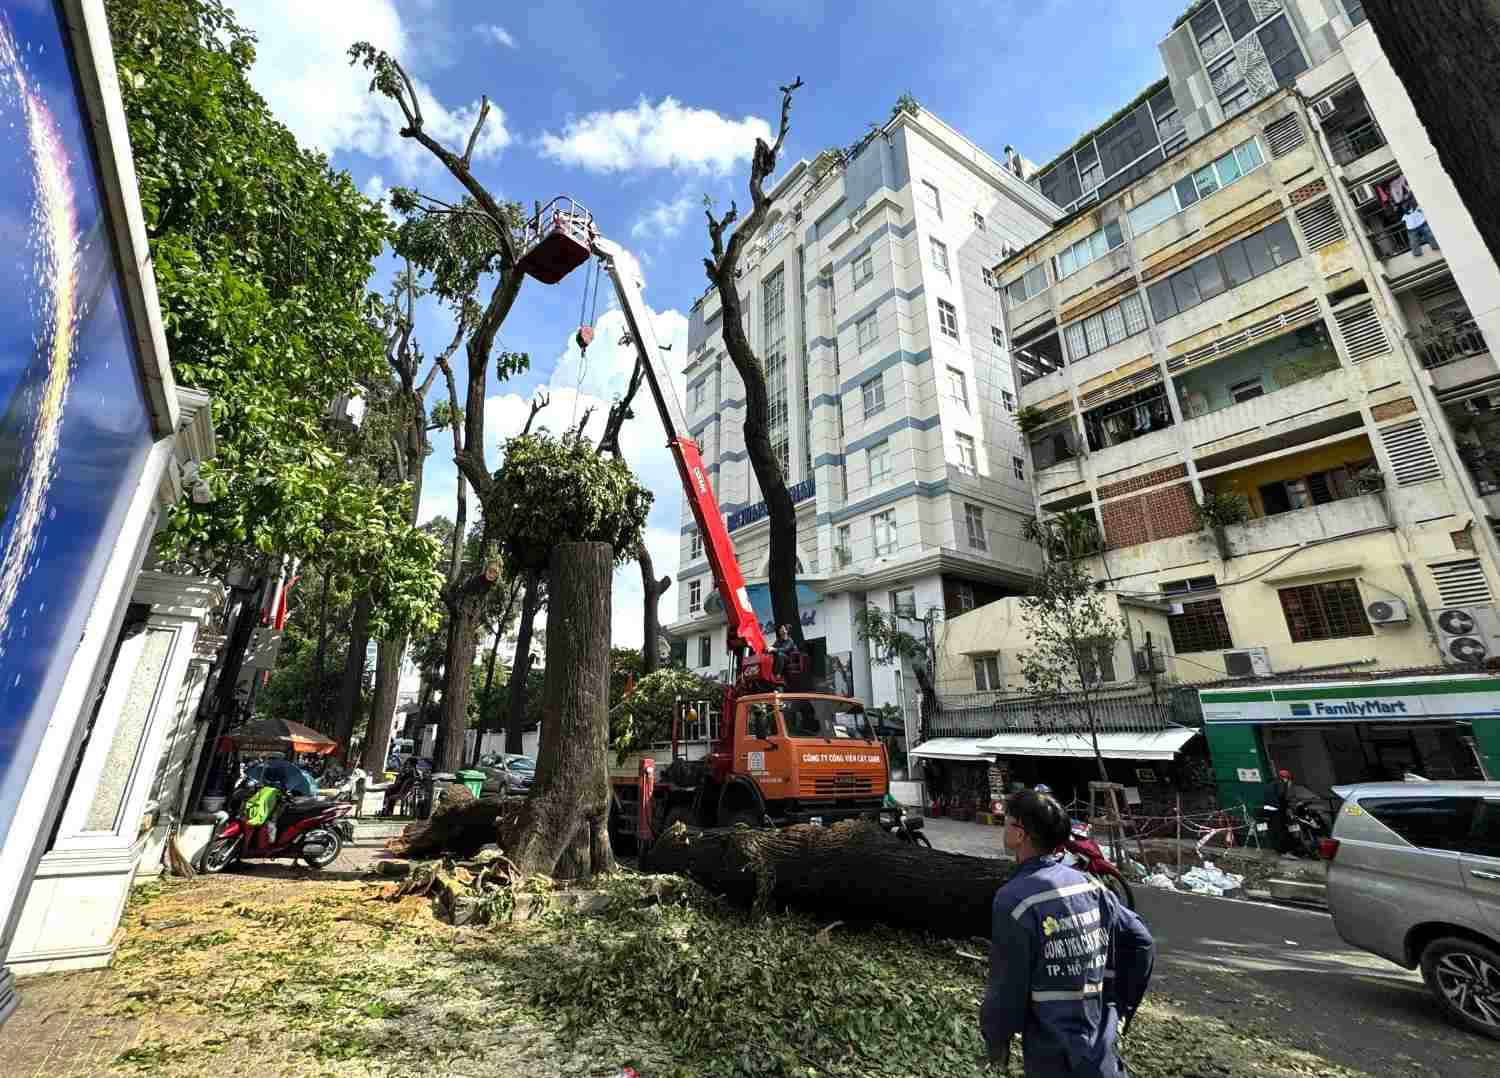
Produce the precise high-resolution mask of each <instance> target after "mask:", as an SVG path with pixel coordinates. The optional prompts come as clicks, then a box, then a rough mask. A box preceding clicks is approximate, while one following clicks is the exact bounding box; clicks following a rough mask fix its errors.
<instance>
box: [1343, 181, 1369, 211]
mask: <svg viewBox="0 0 1500 1078" xmlns="http://www.w3.org/2000/svg"><path fill="white" fill-rule="evenodd" d="M1349 197H1350V198H1352V199H1353V200H1354V204H1355V205H1356V206H1363V205H1365V203H1367V202H1374V201H1375V185H1374V184H1373V183H1357V184H1355V185H1354V186H1353V187H1351V188H1349Z"/></svg>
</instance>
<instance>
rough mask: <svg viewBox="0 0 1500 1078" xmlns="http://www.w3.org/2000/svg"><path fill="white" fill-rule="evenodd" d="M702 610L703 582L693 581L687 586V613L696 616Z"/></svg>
mask: <svg viewBox="0 0 1500 1078" xmlns="http://www.w3.org/2000/svg"><path fill="white" fill-rule="evenodd" d="M702 609H703V581H701V580H694V581H692V582H691V583H690V584H688V613H689V614H696V613H698V611H700V610H702Z"/></svg>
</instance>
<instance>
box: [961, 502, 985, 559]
mask: <svg viewBox="0 0 1500 1078" xmlns="http://www.w3.org/2000/svg"><path fill="white" fill-rule="evenodd" d="M964 526H965V528H966V530H967V531H968V533H969V545H970V546H971V547H973V548H974V549H975V550H985V549H987V548H988V547H989V543H988V542H987V540H986V536H985V534H984V509H983V508H982V507H981V506H978V505H970V504H968V503H965V504H964Z"/></svg>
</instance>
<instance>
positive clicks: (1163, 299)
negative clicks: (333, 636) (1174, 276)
mask: <svg viewBox="0 0 1500 1078" xmlns="http://www.w3.org/2000/svg"><path fill="white" fill-rule="evenodd" d="M1146 298H1147V299H1149V300H1150V301H1151V317H1153V318H1155V319H1156V320H1157V321H1158V322H1165V321H1166V320H1167V319H1168V318H1171V317H1172V316H1173V315H1174V314H1176V313H1177V297H1175V296H1174V295H1172V281H1171V280H1170V278H1169V279H1168V280H1165V281H1159V282H1157V283H1156V284H1154V285H1152V286H1151V287H1150V288H1148V289H1146Z"/></svg>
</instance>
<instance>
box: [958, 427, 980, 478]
mask: <svg viewBox="0 0 1500 1078" xmlns="http://www.w3.org/2000/svg"><path fill="white" fill-rule="evenodd" d="M956 437H957V439H958V468H959V471H961V472H963V473H964V474H965V475H978V474H979V454H978V452H977V451H976V450H975V448H974V439H973V438H972V437H971V436H969V435H967V434H959V435H956Z"/></svg>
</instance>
